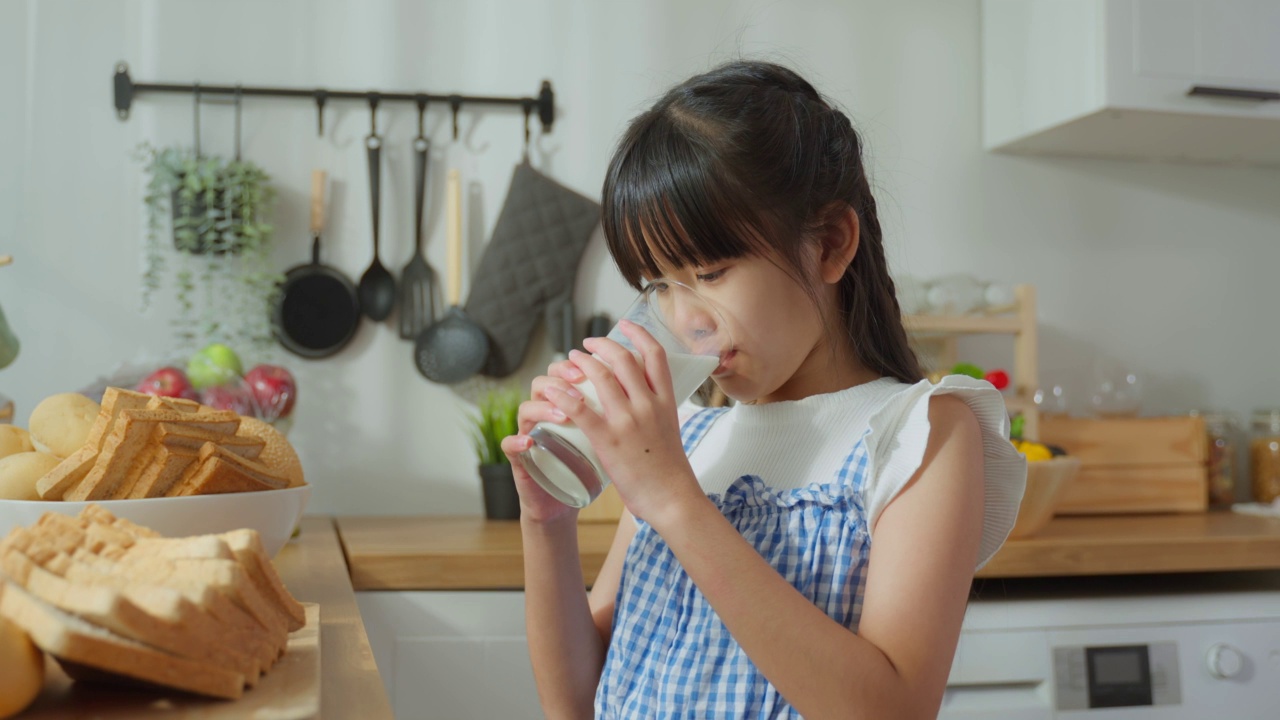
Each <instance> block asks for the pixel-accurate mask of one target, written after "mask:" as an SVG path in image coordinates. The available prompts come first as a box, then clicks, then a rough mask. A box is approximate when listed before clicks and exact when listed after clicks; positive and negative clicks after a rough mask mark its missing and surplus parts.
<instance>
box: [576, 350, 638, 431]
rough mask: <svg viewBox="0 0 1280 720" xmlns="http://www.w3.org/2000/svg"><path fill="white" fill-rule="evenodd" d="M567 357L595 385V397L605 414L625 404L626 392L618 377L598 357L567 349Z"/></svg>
mask: <svg viewBox="0 0 1280 720" xmlns="http://www.w3.org/2000/svg"><path fill="white" fill-rule="evenodd" d="M569 359H570V360H572V361H573V364H574V365H577V366H578V369H580V370H582V373H583V374H584V375H586V376H587V379H588V380H590V381H591V384H592V385H593V386H594V387H595V391H596V397H597V398H598V399H599V400H600V407H601V408H602V409H604V412H605V414H606V415H609V414H612V413H616V412H619V411H621V409H622V408H625V407H626V406H627V394H626V393H625V392H624V391H623V389H622V386H621V385H620V384H618V378H617V377H615V376H614V374H613V370H611V369H610V368H609V366H608V365H605V364H604V362H602V361H601V360H600V359H599V358H595V357H592V356H590V355H588V354H586V353H584V352H582V351H580V350H571V351H569ZM562 409H563V408H562ZM569 417H571V418H572V417H573V416H572V415H570V416H569Z"/></svg>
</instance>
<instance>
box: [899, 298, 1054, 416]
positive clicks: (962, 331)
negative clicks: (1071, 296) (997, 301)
mask: <svg viewBox="0 0 1280 720" xmlns="http://www.w3.org/2000/svg"><path fill="white" fill-rule="evenodd" d="M1013 292H1014V299H1015V301H1016V306H1015V309H1014V310H1013V311H1012V312H1010V313H1009V314H1005V315H906V316H904V317H903V318H902V321H903V324H904V325H906V328H907V334H908V335H909V336H910V337H911V341H912V344H913V345H915V347H916V348H917V351H920V350H927V351H928V352H924V353H922V356H923V357H933V358H935V360H936V362H935V364H936V365H937V367H935V368H929V369H930V370H943V369H946V368H950V367H951V366H952V365H955V363H956V361H957V360H958V359H959V358H958V352H957V349H956V343H957V340H958V339H959V338H960V336H961V335H1012V336H1013V367H1012V375H1013V392H1012V393H1009V392H1006V393H1005V405H1006V406H1008V408H1009V410H1010V412H1013V413H1016V412H1021V413H1022V415H1023V417H1025V418H1026V424H1025V426H1024V428H1023V437H1025V438H1027V439H1030V440H1038V439H1039V438H1040V411H1039V408H1038V407H1037V406H1036V404H1035V402H1034V400H1033V398H1034V397H1035V392H1036V389H1037V388H1038V387H1039V385H1040V377H1039V370H1038V367H1039V355H1038V350H1037V347H1038V343H1039V338H1038V336H1037V332H1036V288H1035V286H1034V285H1017V286H1015V287H1014V289H1013Z"/></svg>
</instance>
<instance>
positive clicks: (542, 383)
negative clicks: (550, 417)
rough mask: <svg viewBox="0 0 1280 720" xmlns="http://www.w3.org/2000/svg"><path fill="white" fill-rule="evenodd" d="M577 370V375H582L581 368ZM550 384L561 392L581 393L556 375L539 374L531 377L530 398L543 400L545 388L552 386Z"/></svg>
mask: <svg viewBox="0 0 1280 720" xmlns="http://www.w3.org/2000/svg"><path fill="white" fill-rule="evenodd" d="M575 370H576V368H575ZM577 372H578V374H579V375H582V371H581V370H578V371H577ZM583 378H584V379H585V376H583ZM552 386H554V387H556V388H559V389H560V391H561V392H566V393H569V394H570V395H582V392H581V391H579V390H578V389H577V388H575V387H574V386H573V385H571V384H570V383H569V382H568V381H566V380H563V379H561V378H558V377H548V376H546V375H541V376H539V377H536V378H534V379H533V383H532V385H531V386H530V390H529V396H530V399H532V400H534V401H538V400H545V399H546V390H547V388H548V387H552Z"/></svg>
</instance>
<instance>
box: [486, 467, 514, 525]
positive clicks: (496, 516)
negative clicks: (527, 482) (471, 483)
mask: <svg viewBox="0 0 1280 720" xmlns="http://www.w3.org/2000/svg"><path fill="white" fill-rule="evenodd" d="M480 482H481V483H482V484H483V489H484V516H485V517H487V518H489V519H490V520H517V519H519V518H520V495H519V493H517V492H516V479H515V475H514V474H513V472H512V469H511V466H510V465H508V464H506V463H502V464H497V465H481V466H480Z"/></svg>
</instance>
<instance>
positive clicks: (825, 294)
mask: <svg viewBox="0 0 1280 720" xmlns="http://www.w3.org/2000/svg"><path fill="white" fill-rule="evenodd" d="M779 262H780V261H775V260H773V259H771V258H767V257H760V256H757V255H748V256H746V257H741V258H735V259H732V260H725V261H722V262H720V263H717V264H715V265H713V266H708V267H699V268H683V269H680V270H674V269H669V268H667V269H665V273H666V275H665V276H666V277H667V278H669V279H671V280H675V281H677V282H681V283H684V284H685V285H688V286H689V287H691V288H693V289H694V290H697V291H698V293H699V294H701V295H703V296H704V297H706V298H708V299H709V300H711V301H712V302H713V303H715V304H716V305H717V306H718V307H719V309H720V312H721V314H722V315H723V316H724V319H725V322H726V323H728V325H729V332H730V334H731V335H732V337H733V350H732V351H731V352H730V353H729V355H728V356H727V357H726V358H725V360H724V362H723V363H722V364H721V367H720V368H719V369H718V370H717V372H716V374H715V375H714V376H713V379H714V380H715V382H716V384H717V385H719V386H720V388H721V389H722V390H723V391H724V392H725V394H726V395H728V396H729V397H731V398H733V399H734V400H736V401H738V402H756V403H767V402H774V401H778V400H794V399H798V398H801V397H807V396H808V395H812V394H816V393H820V392H832V391H834V390H838V389H841V388H843V387H848V384H849V383H848V382H847V380H848V375H849V372H850V370H851V368H857V367H858V365H857V362H856V360H853V359H852V352H851V347H850V346H849V343H847V342H841V341H840V338H844V337H846V336H847V333H848V331H847V330H844V329H843V328H841V327H840V324H841V323H840V320H839V313H838V312H837V311H836V307H835V296H834V287H833V286H828V285H825V284H821V283H819V285H820V287H821V289H820V298H821V300H820V301H821V302H822V303H824V304H825V305H826V308H827V309H826V312H825V315H826V318H829V319H831V320H832V321H834V323H835V324H834V326H831V327H830V328H829V327H828V325H826V324H824V313H823V312H822V311H820V310H819V307H818V306H817V305H815V304H814V301H813V297H812V296H811V295H810V293H809V292H807V291H806V289H805V288H804V287H803V286H801V285H800V284H799V283H798V282H797V281H796V279H795V278H794V277H792V275H791V274H790V273H788V272H787V271H786V270H785V269H783V267H781V266H780V265H779V264H778V263H779ZM833 342H835V343H836V344H837V346H836V347H835V348H832V343H833ZM833 349H834V350H835V351H836V352H834V353H833V352H832V350H833ZM851 363H852V365H851ZM840 383H845V384H840Z"/></svg>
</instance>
